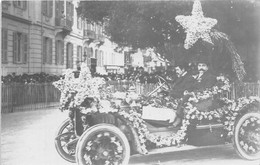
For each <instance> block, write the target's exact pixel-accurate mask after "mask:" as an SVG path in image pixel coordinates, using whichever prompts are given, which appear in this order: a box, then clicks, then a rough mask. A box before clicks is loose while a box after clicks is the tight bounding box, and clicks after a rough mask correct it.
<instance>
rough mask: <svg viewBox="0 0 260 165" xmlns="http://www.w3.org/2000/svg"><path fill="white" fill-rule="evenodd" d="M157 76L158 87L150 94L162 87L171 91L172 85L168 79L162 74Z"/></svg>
mask: <svg viewBox="0 0 260 165" xmlns="http://www.w3.org/2000/svg"><path fill="white" fill-rule="evenodd" d="M156 78H157V79H158V81H157V83H156V88H155V89H154V90H153V91H152V92H151V93H149V94H148V96H150V95H152V94H154V93H155V92H156V91H158V90H159V89H161V90H163V91H165V92H166V91H169V90H170V89H171V87H170V85H169V84H168V83H167V82H166V80H165V79H164V78H162V77H161V76H156Z"/></svg>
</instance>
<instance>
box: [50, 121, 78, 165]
mask: <svg viewBox="0 0 260 165" xmlns="http://www.w3.org/2000/svg"><path fill="white" fill-rule="evenodd" d="M75 139H76V136H75V133H74V130H73V128H72V126H71V124H70V119H67V120H65V121H64V122H63V123H62V124H61V125H60V127H59V128H58V131H57V132H56V134H55V141H54V143H55V148H56V150H57V152H58V153H59V155H60V156H61V157H62V158H63V159H65V160H66V161H69V162H72V163H76V159H75V149H76V143H74V144H71V145H67V144H68V143H69V142H71V141H73V140H75Z"/></svg>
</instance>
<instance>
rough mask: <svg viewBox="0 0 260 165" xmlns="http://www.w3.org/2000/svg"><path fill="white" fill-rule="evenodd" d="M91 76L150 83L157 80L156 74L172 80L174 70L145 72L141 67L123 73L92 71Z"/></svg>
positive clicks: (109, 79) (174, 75)
mask: <svg viewBox="0 0 260 165" xmlns="http://www.w3.org/2000/svg"><path fill="white" fill-rule="evenodd" d="M92 76H93V77H103V78H104V79H105V80H107V81H134V82H139V83H142V84H147V83H148V84H150V83H156V82H157V76H161V77H163V78H165V79H167V80H168V81H173V80H174V79H175V77H176V74H175V72H174V70H172V69H168V70H166V69H164V68H160V69H157V70H155V71H153V72H150V73H148V72H146V71H145V70H144V68H143V67H137V68H129V69H127V70H126V71H125V73H108V74H107V75H101V74H98V73H93V74H92Z"/></svg>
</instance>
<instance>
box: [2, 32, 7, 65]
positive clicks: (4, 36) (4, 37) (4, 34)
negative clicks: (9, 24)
mask: <svg viewBox="0 0 260 165" xmlns="http://www.w3.org/2000/svg"><path fill="white" fill-rule="evenodd" d="M7 44H8V30H7V29H2V63H7V62H8V59H7V47H8V45H7Z"/></svg>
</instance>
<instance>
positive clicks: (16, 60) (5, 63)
mask: <svg viewBox="0 0 260 165" xmlns="http://www.w3.org/2000/svg"><path fill="white" fill-rule="evenodd" d="M77 5H78V1H77V0H73V1H72V0H48V1H2V52H1V53H2V67H1V70H2V75H3V76H5V75H7V74H10V73H16V74H23V73H27V74H32V73H39V72H45V73H49V74H61V73H62V72H63V71H64V70H65V69H67V68H73V69H77V67H78V66H80V63H82V62H87V64H88V65H89V68H90V69H91V70H93V71H97V72H100V73H101V72H106V66H107V65H109V64H108V62H107V61H108V59H112V58H113V59H115V60H116V61H114V62H112V65H119V66H124V55H123V54H120V55H121V57H120V58H117V57H114V56H115V55H114V54H115V53H116V52H114V51H113V50H112V49H111V48H109V46H108V45H109V44H106V43H105V36H104V34H103V27H102V25H98V24H92V23H90V22H87V21H86V20H84V19H83V18H81V17H78V16H77V13H76V10H75V9H76V8H77ZM107 42H109V41H107ZM105 56H106V57H105ZM122 58H123V59H122ZM118 61H119V62H118Z"/></svg>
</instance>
